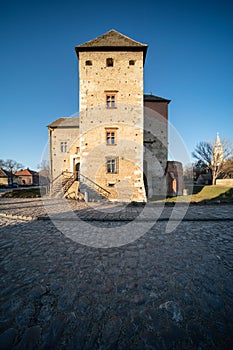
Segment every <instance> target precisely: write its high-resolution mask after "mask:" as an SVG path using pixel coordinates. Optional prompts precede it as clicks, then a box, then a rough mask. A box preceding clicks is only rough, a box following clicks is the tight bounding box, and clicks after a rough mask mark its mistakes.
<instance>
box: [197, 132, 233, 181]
mask: <svg viewBox="0 0 233 350" xmlns="http://www.w3.org/2000/svg"><path fill="white" fill-rule="evenodd" d="M232 155H233V149H232V146H231V144H230V142H229V141H228V140H226V139H223V140H221V142H220V138H219V136H218V134H217V137H216V140H215V143H211V142H205V141H204V142H203V141H202V142H200V143H198V144H197V146H196V148H195V150H194V152H192V156H193V157H194V158H195V159H197V164H198V165H199V166H201V167H203V169H204V168H205V169H207V170H210V172H211V174H212V184H213V185H215V184H216V179H217V178H218V177H219V176H220V175H222V176H223V177H224V175H225V174H224V164H225V163H226V161H227V160H228V159H229V158H230V157H231V156H232Z"/></svg>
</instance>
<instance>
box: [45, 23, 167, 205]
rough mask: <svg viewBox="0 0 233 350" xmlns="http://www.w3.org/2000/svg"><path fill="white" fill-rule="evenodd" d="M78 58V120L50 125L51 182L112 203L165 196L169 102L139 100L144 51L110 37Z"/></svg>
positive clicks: (152, 98) (145, 97) (123, 39)
mask: <svg viewBox="0 0 233 350" xmlns="http://www.w3.org/2000/svg"><path fill="white" fill-rule="evenodd" d="M75 51H76V54H77V57H78V61H79V117H73V118H59V119H57V120H56V121H54V122H53V123H51V124H49V125H48V132H49V155H50V170H51V177H52V179H53V181H55V179H57V178H59V177H60V176H61V174H62V177H63V178H64V177H65V178H66V179H67V181H64V183H65V182H67V183H69V186H67V188H66V190H67V189H68V187H71V186H73V187H74V186H75V183H76V189H77V186H78V187H79V189H80V190H81V191H82V189H81V186H82V184H86V187H85V191H87V192H88V189H89V188H92V190H94V191H96V192H98V193H99V194H100V195H101V196H103V197H106V198H108V200H110V201H123V202H132V201H135V202H146V201H147V200H148V199H151V198H154V197H156V196H159V195H164V194H166V191H167V181H166V179H167V177H168V176H167V173H166V169H167V164H168V104H169V102H170V100H168V99H164V98H161V97H158V96H154V95H148V94H147V95H146V94H144V87H143V85H144V63H145V58H146V52H147V45H146V44H142V43H140V42H137V41H135V40H132V39H130V38H129V37H127V36H125V35H123V34H121V33H119V32H117V31H115V30H110V31H109V32H107V33H105V34H103V35H101V36H99V37H97V38H96V39H93V40H90V41H88V42H86V43H84V44H81V45H79V46H76V47H75ZM69 178H70V179H71V181H70V182H69V181H68V179H69ZM77 184H78V185H77ZM83 191H84V190H83ZM90 192H91V190H90Z"/></svg>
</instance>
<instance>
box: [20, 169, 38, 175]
mask: <svg viewBox="0 0 233 350" xmlns="http://www.w3.org/2000/svg"><path fill="white" fill-rule="evenodd" d="M37 174H38V173H37V172H36V171H33V170H30V169H23V170H20V171H16V172H15V175H17V176H32V175H37Z"/></svg>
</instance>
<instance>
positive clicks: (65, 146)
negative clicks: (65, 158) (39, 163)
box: [61, 141, 68, 153]
mask: <svg viewBox="0 0 233 350" xmlns="http://www.w3.org/2000/svg"><path fill="white" fill-rule="evenodd" d="M67 151H68V143H67V142H65V141H62V142H61V152H62V153H66V152H67Z"/></svg>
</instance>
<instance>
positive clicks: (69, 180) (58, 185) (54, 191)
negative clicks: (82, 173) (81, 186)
mask: <svg viewBox="0 0 233 350" xmlns="http://www.w3.org/2000/svg"><path fill="white" fill-rule="evenodd" d="M75 181H76V178H75V177H74V175H73V174H71V173H68V172H62V173H61V174H60V175H59V176H57V177H56V178H55V179H54V180H53V181H52V183H51V186H50V197H53V198H62V197H65V195H66V193H67V191H68V190H69V188H70V187H71V186H72V185H73V183H74V182H75Z"/></svg>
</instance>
